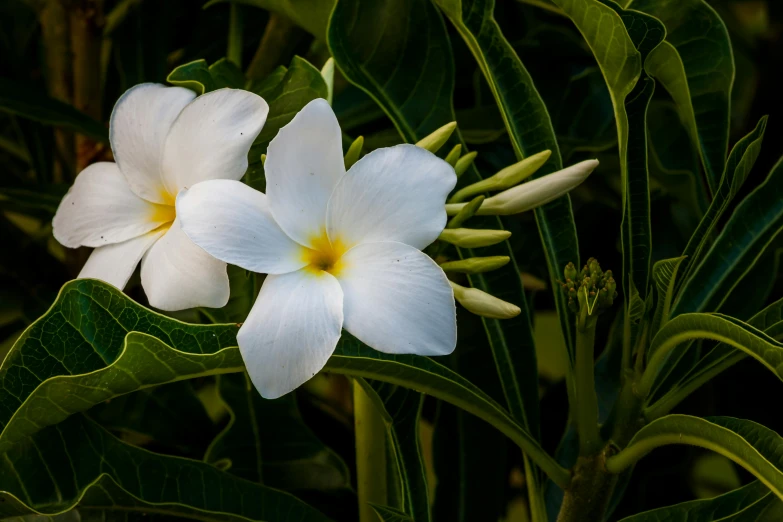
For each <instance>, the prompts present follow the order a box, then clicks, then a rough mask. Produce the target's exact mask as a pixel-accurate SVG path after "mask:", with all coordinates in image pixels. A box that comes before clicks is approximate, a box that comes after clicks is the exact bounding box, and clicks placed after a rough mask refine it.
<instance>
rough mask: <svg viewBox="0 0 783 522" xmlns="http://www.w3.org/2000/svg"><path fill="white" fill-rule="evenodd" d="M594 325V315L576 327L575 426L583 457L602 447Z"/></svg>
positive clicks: (580, 452)
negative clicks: (596, 383) (596, 390)
mask: <svg viewBox="0 0 783 522" xmlns="http://www.w3.org/2000/svg"><path fill="white" fill-rule="evenodd" d="M595 325H596V321H595V318H594V317H588V318H587V320H586V321H585V324H584V326H583V327H582V328H577V330H576V401H577V410H576V428H577V433H579V454H580V455H582V456H589V455H594V454H595V453H597V452H598V451H599V450H600V449H601V436H600V434H599V430H598V398H597V396H596V392H595V369H594V353H593V350H594V346H595Z"/></svg>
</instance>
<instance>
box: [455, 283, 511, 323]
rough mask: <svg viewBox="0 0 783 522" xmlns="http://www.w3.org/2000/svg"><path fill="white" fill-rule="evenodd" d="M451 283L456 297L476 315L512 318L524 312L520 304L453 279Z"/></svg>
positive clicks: (492, 317) (491, 317)
mask: <svg viewBox="0 0 783 522" xmlns="http://www.w3.org/2000/svg"><path fill="white" fill-rule="evenodd" d="M449 283H451V287H452V288H453V289H454V298H455V299H456V300H457V301H458V302H459V304H461V305H462V306H464V307H465V309H466V310H467V311H469V312H471V313H474V314H476V315H480V316H482V317H488V318H490V319H511V318H512V317H516V316H518V315H519V314H520V313H521V312H522V310H521V309H520V308H519V307H518V306H516V305H513V304H511V303H509V302H506V301H504V300H502V299H498V298H497V297H495V296H493V295H489V294H488V293H486V292H482V291H481V290H479V289H478V288H465V287H464V286H460V285H458V284H457V283H454V282H452V281H449Z"/></svg>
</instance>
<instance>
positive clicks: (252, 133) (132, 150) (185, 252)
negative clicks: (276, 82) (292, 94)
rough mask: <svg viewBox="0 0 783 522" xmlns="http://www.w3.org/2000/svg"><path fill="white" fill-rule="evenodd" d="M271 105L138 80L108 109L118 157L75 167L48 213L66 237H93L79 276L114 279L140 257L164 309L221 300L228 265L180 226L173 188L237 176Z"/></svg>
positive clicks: (148, 288) (246, 96)
mask: <svg viewBox="0 0 783 522" xmlns="http://www.w3.org/2000/svg"><path fill="white" fill-rule="evenodd" d="M268 111H269V108H268V106H267V104H266V102H264V100H263V99H261V98H260V97H259V96H257V95H255V94H253V93H250V92H247V91H241V90H235V89H220V90H217V91H213V92H211V93H207V94H204V95H202V96H199V97H197V98H196V97H195V94H194V93H193V92H192V91H190V90H188V89H184V88H181V87H165V86H162V85H156V84H141V85H138V86H136V87H134V88H132V89H130V90H129V91H127V92H126V93H125V94H124V95H123V96H122V97H121V98H120V99H119V100H118V102H117V104H116V105H115V107H114V110H113V111H112V116H111V122H110V131H109V138H110V141H111V145H112V151H113V153H114V156H115V159H116V160H117V163H97V164H95V165H91V166H90V167H88V168H87V169H85V170H84V171H83V172H81V173H80V174H79V176H78V177H77V179H76V183H75V184H74V186H73V187H72V188H71V190H70V191H69V193H68V194H67V195H66V197H65V198H64V199H63V201H62V202H61V204H60V207H59V208H58V210H57V214H56V215H55V218H54V222H53V229H54V236H55V238H56V239H57V240H58V241H60V242H61V243H62V244H63V245H65V246H68V247H72V248H75V247H78V246H90V247H97V248H96V249H95V250H94V251H93V254H92V255H91V257H90V259H89V260H88V262H87V264H86V265H85V267H84V269H83V270H82V272H81V273H80V275H79V276H80V277H94V278H98V279H102V280H104V281H107V282H109V283H111V284H114V285H116V286H118V287H120V288H122V287H124V286H125V284H126V283H127V281H128V279H129V278H130V275H131V274H132V273H133V270H134V269H135V267H136V266H137V265H138V263H139V261H140V260H142V286H143V287H144V289H145V292H146V293H147V296H148V298H149V301H150V304H151V305H152V306H155V307H157V308H161V309H164V310H179V309H183V308H189V307H194V306H209V307H219V306H223V305H224V304H225V303H226V302H227V300H228V292H229V286H228V278H227V275H226V266H225V263H224V262H222V261H218V260H216V259H214V258H212V257H211V256H209V255H207V254H206V253H205V252H204V251H203V250H202V249H200V248H199V247H197V246H195V245H194V244H193V243H192V242H191V241H190V240H189V239H188V238H187V236H185V235H184V234H183V233H182V231H181V228H180V226H179V222H178V221H177V220H176V210H175V206H174V203H175V199H176V196H177V194H178V193H179V191H180V190H182V189H185V188H189V187H193V186H195V185H197V184H198V183H199V182H201V181H204V180H212V179H234V180H238V179H239V178H241V177H242V175H243V174H244V172H245V170H246V169H247V154H248V151H249V149H250V146H251V145H252V142H253V140H254V139H255V137H256V136H257V135H258V133H259V132H260V131H261V128H262V126H263V124H264V122H265V120H266V116H267V113H268Z"/></svg>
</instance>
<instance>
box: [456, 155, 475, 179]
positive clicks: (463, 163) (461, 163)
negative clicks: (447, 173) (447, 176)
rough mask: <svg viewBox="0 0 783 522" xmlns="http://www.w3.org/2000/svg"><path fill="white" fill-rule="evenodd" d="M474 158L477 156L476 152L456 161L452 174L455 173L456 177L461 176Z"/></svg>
mask: <svg viewBox="0 0 783 522" xmlns="http://www.w3.org/2000/svg"><path fill="white" fill-rule="evenodd" d="M476 156H478V152H468V153H467V154H465V155H464V156H462V157H461V158H460V159H458V160H457V164H456V165H454V172H456V173H457V177H460V176H462V175H463V174H464V173H465V171H466V170H468V168H470V166H471V165H472V164H473V160H474V159H476Z"/></svg>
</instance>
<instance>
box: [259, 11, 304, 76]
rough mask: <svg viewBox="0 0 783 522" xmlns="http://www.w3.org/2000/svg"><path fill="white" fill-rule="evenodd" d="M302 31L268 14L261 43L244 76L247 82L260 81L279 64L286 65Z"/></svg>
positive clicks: (289, 22)
mask: <svg viewBox="0 0 783 522" xmlns="http://www.w3.org/2000/svg"><path fill="white" fill-rule="evenodd" d="M304 35H305V33H304V30H302V29H300V28H299V27H297V26H296V25H295V24H294V23H293V22H292V21H291V20H289V19H288V18H286V17H285V16H283V15H280V14H277V13H269V21H267V23H266V28H265V29H264V35H263V36H262V37H261V43H259V44H258V49H257V50H256V53H255V55H254V56H253V59H252V60H251V61H250V65H248V66H247V71H246V72H245V75H246V76H247V78H248V79H249V80H261V79H263V78H266V76H267V75H268V74H269V73H270V72H272V70H273V69H274V68H275V67H277V65H278V64H280V63H281V62H285V63H288V60H290V59H291V56H292V55H293V54H294V49H295V48H296V44H297V43H299V41H300V40H301V39H302V37H304Z"/></svg>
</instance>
